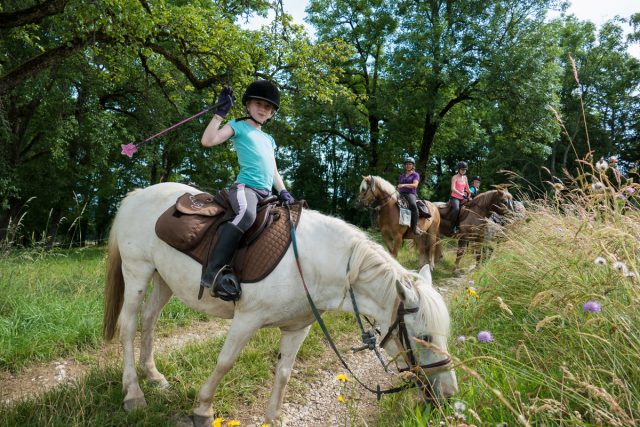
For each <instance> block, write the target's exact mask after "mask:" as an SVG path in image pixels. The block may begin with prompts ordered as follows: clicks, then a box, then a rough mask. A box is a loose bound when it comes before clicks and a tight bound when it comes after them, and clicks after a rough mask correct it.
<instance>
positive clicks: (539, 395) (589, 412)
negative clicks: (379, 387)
mask: <svg viewBox="0 0 640 427" xmlns="http://www.w3.org/2000/svg"><path fill="white" fill-rule="evenodd" d="M585 165H586V166H585V170H589V169H591V171H590V172H588V173H584V174H582V175H581V176H580V178H579V179H577V180H575V181H574V182H573V183H571V184H567V185H561V186H555V190H554V193H553V195H552V196H551V197H549V198H547V199H546V200H540V201H537V202H536V203H533V204H530V206H528V212H527V215H528V218H529V220H528V221H527V222H524V223H521V224H519V225H517V226H515V227H514V228H513V229H511V230H509V231H508V233H507V234H506V236H505V237H504V241H503V242H501V244H500V245H498V246H497V248H496V250H495V252H494V253H493V255H492V257H491V259H490V260H489V261H488V262H487V263H486V264H485V265H484V266H483V267H482V268H481V269H479V270H478V271H476V272H475V273H473V275H472V276H470V277H469V278H468V279H469V280H474V286H475V287H476V288H477V291H478V294H479V297H480V298H479V299H476V298H475V297H470V295H469V293H468V292H466V291H464V290H462V291H461V292H459V293H458V294H457V295H456V296H455V297H454V298H453V301H452V302H451V304H450V312H451V314H452V324H453V333H452V339H451V343H450V345H451V348H450V351H451V352H452V353H453V355H454V356H455V358H456V360H457V368H456V370H457V373H458V379H459V382H460V393H459V395H458V396H456V397H455V399H454V401H453V402H450V403H451V405H445V406H444V407H443V408H441V409H434V408H432V407H428V406H427V407H425V406H420V405H419V406H417V407H416V405H415V402H414V401H413V400H412V398H413V397H412V396H403V397H399V398H396V399H395V400H391V401H389V402H387V403H386V404H385V405H386V406H387V409H386V412H384V413H383V416H382V417H381V418H382V420H381V422H380V425H392V424H388V423H386V421H385V418H386V416H388V414H389V413H390V412H391V411H396V412H397V411H398V410H401V411H404V414H405V417H404V419H403V420H402V421H400V422H398V423H397V424H396V425H404V426H418V425H425V423H426V422H429V423H439V422H443V423H445V424H447V425H456V424H458V423H462V422H463V421H464V422H468V423H475V424H482V425H487V424H488V425H497V424H499V423H506V424H507V425H517V424H519V425H572V426H573V425H612V426H635V425H638V424H639V423H640V405H639V404H638V402H639V400H638V398H637V396H638V395H640V329H639V325H640V311H639V310H638V304H639V303H640V281H639V280H638V277H639V270H640V263H639V262H638V255H639V254H640V212H639V211H638V209H637V208H636V207H635V206H634V204H635V203H637V199H634V198H633V197H634V195H637V194H638V190H640V188H639V187H638V185H637V184H629V183H623V185H620V186H617V185H615V184H616V183H614V182H612V180H610V179H609V180H608V179H607V178H606V174H607V171H606V170H605V169H604V168H601V169H598V168H593V167H592V168H589V165H588V164H587V163H585ZM594 182H600V183H602V187H600V186H593V185H592V184H593V183H594ZM630 188H631V189H632V190H630ZM599 308H600V309H599ZM480 331H488V332H490V333H491V334H492V335H493V337H494V340H493V342H480V341H479V339H478V333H479V332H480ZM399 408H400V409H399ZM416 408H417V409H416Z"/></svg>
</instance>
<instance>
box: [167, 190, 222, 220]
mask: <svg viewBox="0 0 640 427" xmlns="http://www.w3.org/2000/svg"><path fill="white" fill-rule="evenodd" d="M176 210H177V211H178V212H180V213H183V214H185V215H203V216H217V215H220V214H221V213H223V212H224V211H225V209H224V207H223V206H221V205H220V204H218V203H217V201H216V200H215V198H214V197H213V196H212V195H211V194H209V193H200V194H195V195H194V194H190V193H184V194H183V195H182V196H180V197H179V198H178V200H177V201H176Z"/></svg>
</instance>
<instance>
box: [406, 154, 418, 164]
mask: <svg viewBox="0 0 640 427" xmlns="http://www.w3.org/2000/svg"><path fill="white" fill-rule="evenodd" d="M404 163H405V164H407V163H411V164H413V166H415V165H416V159H414V158H413V157H410V156H407V157H405V158H404Z"/></svg>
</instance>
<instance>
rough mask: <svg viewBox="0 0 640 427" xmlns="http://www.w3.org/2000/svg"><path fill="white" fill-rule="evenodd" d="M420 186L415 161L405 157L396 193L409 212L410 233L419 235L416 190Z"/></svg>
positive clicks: (420, 232)
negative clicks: (402, 198)
mask: <svg viewBox="0 0 640 427" xmlns="http://www.w3.org/2000/svg"><path fill="white" fill-rule="evenodd" d="M418 184H420V175H419V174H418V172H416V161H415V159H414V158H413V157H405V159H404V173H403V174H402V175H400V178H399V179H398V191H399V192H400V195H401V196H402V197H404V199H405V200H406V201H407V205H409V210H410V211H411V231H413V234H415V235H416V236H417V235H420V234H422V231H421V230H420V229H419V228H418V205H417V203H416V198H417V188H418Z"/></svg>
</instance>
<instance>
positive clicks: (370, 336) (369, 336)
mask: <svg viewBox="0 0 640 427" xmlns="http://www.w3.org/2000/svg"><path fill="white" fill-rule="evenodd" d="M285 206H286V207H287V211H288V212H289V224H290V225H291V243H292V245H293V253H294V255H295V259H296V266H297V267H298V273H300V278H301V279H302V286H303V287H304V292H305V294H306V296H307V300H308V301H309V306H310V307H311V312H312V313H313V316H314V317H315V319H316V321H317V322H318V325H320V329H321V330H322V333H323V334H324V336H325V338H326V339H327V341H328V342H329V346H330V347H331V349H332V350H333V352H334V353H335V354H336V356H338V359H339V360H340V363H342V366H344V368H345V369H346V370H347V371H348V372H349V373H350V374H351V376H352V377H353V378H354V379H355V380H356V382H358V384H360V385H361V386H362V387H363V388H364V389H365V390H367V391H369V392H371V393H374V394H375V395H376V399H377V400H380V398H381V397H382V395H384V394H392V393H398V392H400V391H403V390H407V389H410V388H415V387H420V388H422V389H425V388H426V389H427V391H429V392H430V385H429V383H428V382H427V384H424V383H423V384H418V383H417V382H414V383H409V382H407V383H405V384H403V385H401V386H398V387H393V388H389V389H386V390H381V388H380V385H379V384H378V385H376V388H375V390H374V389H372V388H370V387H369V386H367V385H366V384H364V383H363V382H362V381H361V380H360V379H359V378H358V377H357V376H356V375H355V374H354V373H353V371H352V370H351V368H349V365H348V364H347V362H346V361H345V360H344V358H343V357H342V355H341V354H340V351H339V350H338V348H337V347H336V345H335V343H334V341H333V339H332V338H331V335H330V334H329V330H328V329H327V326H326V324H325V323H324V320H322V316H321V314H320V311H319V310H318V308H317V307H316V305H315V303H314V302H313V298H312V297H311V293H310V292H309V288H308V287H307V283H306V281H305V280H304V274H303V273H302V267H301V265H300V258H299V253H298V245H297V241H296V233H295V226H294V223H293V220H292V217H291V209H290V207H289V205H285ZM347 269H348V266H347ZM349 293H350V295H351V301H352V304H353V309H354V312H355V314H356V319H357V321H358V326H359V327H360V330H361V332H362V341H363V343H364V345H363V346H362V347H360V348H357V349H353V351H354V352H356V351H361V350H365V349H369V350H374V351H375V353H376V355H377V356H378V358H379V359H380V362H381V363H382V367H383V368H384V370H385V371H386V372H388V369H387V364H385V363H384V360H383V359H382V355H381V354H380V352H379V351H378V348H377V346H376V338H375V335H374V333H373V330H372V329H371V330H369V331H368V332H365V330H364V326H363V325H362V321H361V319H360V312H359V310H358V306H357V304H356V298H355V294H354V292H353V288H352V287H351V286H349ZM417 311H418V308H417V307H415V308H410V309H405V308H404V304H403V303H402V302H401V303H400V305H399V306H398V310H397V312H396V319H395V321H394V322H393V323H392V325H391V326H390V327H389V330H388V331H387V333H386V335H385V336H384V337H383V339H382V341H381V342H380V346H382V345H383V344H384V343H385V342H387V341H388V340H389V338H390V337H391V334H392V331H393V330H394V329H395V328H396V327H398V330H399V332H400V337H401V338H400V343H401V347H402V348H404V349H405V351H406V352H407V353H408V354H409V360H410V361H411V364H410V365H408V366H409V367H408V368H406V369H402V370H400V372H404V371H407V370H410V369H413V368H415V367H418V366H419V367H420V368H422V369H434V368H440V367H444V366H448V365H449V364H450V363H451V357H449V356H447V358H446V359H444V360H440V361H438V362H434V363H430V364H428V365H418V364H417V363H416V359H415V356H414V355H413V350H412V347H411V341H410V338H409V334H408V332H407V328H406V326H405V323H404V315H405V314H408V313H416V312H417ZM428 338H429V337H428ZM405 343H406V347H405ZM407 348H408V350H406V349H407ZM429 395H433V393H431V392H430V393H429Z"/></svg>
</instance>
